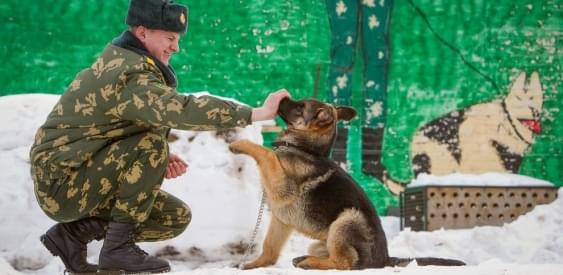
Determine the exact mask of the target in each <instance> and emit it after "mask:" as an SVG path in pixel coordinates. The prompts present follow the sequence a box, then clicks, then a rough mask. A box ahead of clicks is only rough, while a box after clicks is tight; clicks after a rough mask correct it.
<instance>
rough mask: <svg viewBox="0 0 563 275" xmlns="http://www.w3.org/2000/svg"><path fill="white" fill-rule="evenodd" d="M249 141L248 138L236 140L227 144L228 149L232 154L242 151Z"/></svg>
mask: <svg viewBox="0 0 563 275" xmlns="http://www.w3.org/2000/svg"><path fill="white" fill-rule="evenodd" d="M250 143H251V142H250V141H248V140H244V139H242V140H237V141H234V142H232V143H231V144H229V150H230V151H231V152H233V153H234V154H241V153H244V148H245V147H247V146H248V145H249V144H250Z"/></svg>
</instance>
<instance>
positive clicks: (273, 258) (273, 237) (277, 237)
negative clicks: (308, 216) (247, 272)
mask: <svg viewBox="0 0 563 275" xmlns="http://www.w3.org/2000/svg"><path fill="white" fill-rule="evenodd" d="M291 231H292V229H291V227H289V226H287V225H286V224H284V223H282V222H281V221H280V220H279V219H278V218H276V217H275V216H272V220H271V221H270V228H268V233H267V234H266V239H265V240H264V243H263V244H262V254H261V255H260V256H259V257H258V258H256V259H255V260H254V261H252V262H249V263H246V264H244V265H243V267H242V268H243V269H252V268H258V267H265V266H270V265H273V264H275V263H276V262H277V261H278V258H279V256H280V252H281V250H282V248H283V246H284V244H285V242H286V241H287V239H288V238H289V235H291Z"/></svg>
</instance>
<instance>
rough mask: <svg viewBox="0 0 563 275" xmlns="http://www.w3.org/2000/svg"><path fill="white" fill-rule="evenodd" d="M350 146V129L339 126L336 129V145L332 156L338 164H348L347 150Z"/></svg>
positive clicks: (333, 147)
mask: <svg viewBox="0 0 563 275" xmlns="http://www.w3.org/2000/svg"><path fill="white" fill-rule="evenodd" d="M347 148H348V129H347V128H343V127H339V128H338V129H337V130H336V139H335V140H334V145H333V146H332V154H331V158H332V160H334V161H335V162H336V163H338V165H340V166H342V165H344V166H346V151H347Z"/></svg>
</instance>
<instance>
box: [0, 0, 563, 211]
mask: <svg viewBox="0 0 563 275" xmlns="http://www.w3.org/2000/svg"><path fill="white" fill-rule="evenodd" d="M177 2H180V3H184V4H188V5H189V6H190V16H189V20H188V22H189V30H188V32H187V34H186V35H185V36H184V38H183V40H182V42H181V48H182V51H181V52H180V53H179V54H178V55H177V56H175V57H174V58H173V60H172V65H173V66H174V68H175V69H176V72H177V74H178V77H179V81H180V83H179V89H178V90H179V91H201V90H208V91H210V92H212V93H215V94H218V95H223V96H229V97H234V98H237V99H239V100H241V101H242V102H245V103H248V104H251V105H256V104H259V103H261V100H262V99H263V98H264V96H265V95H266V94H267V93H268V92H269V91H273V90H277V89H279V88H282V87H284V88H287V89H288V90H290V92H291V93H292V94H293V96H294V97H295V98H301V97H319V98H321V99H323V98H325V93H326V92H327V88H326V83H325V80H326V73H327V66H328V64H329V60H328V48H329V42H330V34H329V30H328V21H327V20H328V19H327V14H326V7H325V3H324V1H297V0H286V1H271V0H253V1H249V0H238V1H233V0H210V1H195V0H193V1H189V0H183V1H177ZM376 2H377V1H376ZM127 4H128V1H126V0H111V1H104V0H70V1H60V0H49V1H47V0H34V1H26V0H4V1H2V2H1V3H0V23H2V26H3V28H2V31H1V32H0V58H1V60H2V61H3V64H2V66H1V67H0V95H8V94H18V93H35V92H44V93H54V94H59V93H61V92H63V91H64V89H65V87H66V86H67V85H68V83H70V81H71V80H72V79H73V77H74V75H75V74H76V73H77V72H78V71H80V70H81V69H82V68H84V67H87V66H90V64H91V63H92V62H93V61H94V59H95V57H96V56H97V54H98V53H99V52H100V51H101V50H102V48H103V47H104V45H105V44H106V43H108V42H109V41H110V40H111V39H112V38H113V37H115V36H117V35H118V34H119V33H120V32H121V31H123V30H124V28H125V25H124V23H123V21H124V18H125V14H126V9H127ZM414 4H415V5H416V6H418V7H419V8H420V10H421V11H422V12H423V13H424V15H425V16H426V17H427V18H428V22H429V24H430V26H432V27H433V29H434V32H432V31H431V29H430V28H429V26H428V25H427V24H426V23H425V22H424V20H423V16H421V15H420V14H419V13H417V12H416V10H415V9H414V8H413V6H412V5H411V3H410V2H409V1H408V0H399V1H395V4H394V10H393V15H392V21H391V43H392V55H391V56H392V61H391V66H390V70H391V71H390V80H389V88H388V91H389V95H388V109H387V114H388V121H387V125H386V131H385V140H384V152H385V157H384V163H385V164H386V166H387V168H388V169H389V172H390V174H391V176H392V177H393V178H395V179H398V180H402V181H407V180H410V179H411V178H412V172H411V165H410V161H409V158H410V155H409V148H410V142H411V138H412V135H413V133H414V132H415V130H416V129H417V128H418V127H419V126H421V125H422V124H424V123H425V122H427V121H430V120H432V119H434V118H437V117H439V116H441V115H443V114H445V113H447V112H449V111H452V110H455V109H459V108H464V107H467V106H470V105H473V104H477V103H480V102H486V101H490V100H493V99H495V98H497V97H500V96H503V95H505V94H506V93H507V91H508V90H507V85H508V84H509V83H510V81H511V79H512V78H513V77H514V76H515V75H516V73H517V72H519V71H529V72H531V71H539V72H540V74H541V79H542V83H543V86H544V88H545V95H544V100H545V101H544V114H542V124H543V130H542V134H540V135H538V136H536V144H535V145H533V146H532V148H531V149H530V150H529V152H528V153H527V154H526V155H525V159H524V163H523V165H522V166H521V169H520V172H521V173H522V174H526V175H531V176H534V177H537V178H542V179H546V180H549V181H551V182H554V183H556V184H557V185H558V186H561V185H563V179H562V178H563V177H562V175H561V173H562V172H560V171H563V138H562V136H563V123H561V121H563V113H561V112H560V108H561V107H562V106H561V105H562V104H561V102H563V93H562V91H561V89H562V88H561V85H560V84H561V80H562V79H561V78H562V73H561V72H562V70H561V64H562V60H561V59H562V52H561V51H562V49H563V45H562V31H561V26H562V25H563V19H562V18H563V14H562V11H561V6H562V5H561V2H560V1H557V0H544V1H523V0H501V1H484V0H466V1H461V0H459V1H452V0H441V1H439V0H414ZM435 33H436V34H438V35H439V36H440V38H441V39H442V41H441V40H440V39H439V38H438V37H437V36H436V34H435ZM445 43H449V44H450V45H451V46H453V49H452V48H450V47H448V46H447V45H446V44H445ZM456 50H457V51H459V53H456ZM462 57H463V58H464V59H465V60H466V62H463V61H462ZM471 66H472V67H473V68H474V69H472V68H471ZM476 70H477V71H478V72H480V73H481V74H482V75H480V74H479V73H477V72H476ZM355 72H356V73H355V75H356V77H355V78H354V83H355V84H356V85H355V88H354V90H355V91H354V98H353V102H354V105H356V106H357V107H358V106H361V104H362V98H361V88H360V85H359V84H360V83H361V82H360V81H361V79H359V78H360V75H361V74H360V72H361V64H357V66H356V67H355ZM483 75H484V76H486V77H484V76H483ZM486 78H489V79H490V80H492V81H493V82H494V83H496V84H495V85H496V86H497V87H498V89H496V88H495V87H494V85H493V84H491V82H489V81H487V80H486ZM360 109H361V108H358V110H360ZM353 125H355V126H358V125H359V124H358V122H357V121H356V122H354V123H353ZM351 134H352V135H351V140H350V144H349V147H350V150H349V151H350V153H349V158H350V160H351V162H352V171H351V172H352V174H353V175H354V177H355V178H356V179H358V180H359V181H360V182H361V183H362V185H363V186H364V187H365V189H366V190H367V191H368V193H369V195H370V197H371V198H372V200H373V201H374V202H375V204H376V206H377V207H378V210H380V211H384V210H385V209H386V207H387V206H388V205H397V200H396V198H395V197H393V196H391V195H390V194H389V192H387V191H386V190H385V189H384V188H383V187H382V185H381V184H380V183H379V182H378V181H377V180H374V179H373V178H370V177H367V176H364V175H362V174H361V172H359V171H360V167H361V164H360V153H359V152H360V144H359V137H358V129H357V128H354V127H353V128H352V129H351Z"/></svg>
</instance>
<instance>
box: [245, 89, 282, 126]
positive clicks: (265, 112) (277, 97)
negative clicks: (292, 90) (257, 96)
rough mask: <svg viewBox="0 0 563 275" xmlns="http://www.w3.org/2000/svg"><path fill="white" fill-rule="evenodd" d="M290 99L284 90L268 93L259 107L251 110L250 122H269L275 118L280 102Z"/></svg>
mask: <svg viewBox="0 0 563 275" xmlns="http://www.w3.org/2000/svg"><path fill="white" fill-rule="evenodd" d="M288 97H290V95H289V92H288V91H287V90H286V89H281V90H278V91H276V92H273V93H270V94H269V95H268V97H267V98H266V100H265V101H264V104H262V106H261V107H258V108H254V109H252V121H261V120H270V119H274V118H275V117H276V114H277V112H278V108H279V106H280V101H282V99H284V98H288Z"/></svg>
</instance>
